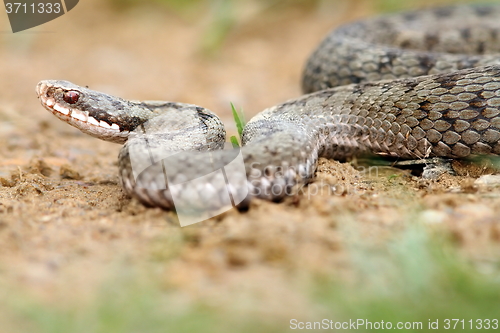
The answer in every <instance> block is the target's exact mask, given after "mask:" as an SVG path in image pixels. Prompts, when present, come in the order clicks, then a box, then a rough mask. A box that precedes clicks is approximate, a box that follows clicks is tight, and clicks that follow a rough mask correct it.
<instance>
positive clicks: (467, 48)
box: [37, 5, 500, 210]
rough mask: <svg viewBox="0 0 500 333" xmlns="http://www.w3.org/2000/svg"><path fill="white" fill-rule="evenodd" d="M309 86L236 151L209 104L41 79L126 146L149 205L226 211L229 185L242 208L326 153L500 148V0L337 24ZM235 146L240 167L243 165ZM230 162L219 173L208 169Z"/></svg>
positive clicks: (295, 181)
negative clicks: (132, 96) (140, 97)
mask: <svg viewBox="0 0 500 333" xmlns="http://www.w3.org/2000/svg"><path fill="white" fill-rule="evenodd" d="M303 90H304V92H305V93H308V94H307V95H303V96H301V97H299V98H297V99H294V100H290V101H287V102H285V103H283V104H280V105H277V106H273V107H271V108H269V109H266V110H264V111H263V112H261V113H260V114H258V115H257V116H255V117H254V118H253V119H252V120H251V121H250V122H249V123H248V124H247V125H246V127H245V129H244V133H243V137H242V143H243V147H242V148H241V151H233V150H220V149H221V148H222V147H223V146H224V141H225V130H224V127H223V125H222V123H221V121H220V120H219V119H218V118H217V117H216V116H215V115H214V114H213V113H212V112H210V111H209V110H206V109H204V108H202V107H199V106H195V105H189V104H181V103H173V102H150V101H145V102H133V101H126V100H123V99H120V98H117V97H113V96H110V95H107V94H104V93H101V92H96V91H92V90H90V89H87V88H83V87H80V86H77V85H74V84H72V83H69V82H67V81H42V82H40V83H39V84H38V86H37V94H38V96H39V98H40V101H41V103H42V105H43V106H44V107H45V108H46V109H47V110H49V111H50V112H52V113H53V114H54V115H56V116H57V117H58V118H60V119H62V120H64V121H66V122H68V123H69V124H71V125H73V126H75V127H77V128H79V129H80V130H82V131H83V132H86V133H88V134H90V135H93V136H95V137H98V138H101V139H104V140H108V141H113V142H118V143H125V144H124V146H123V148H122V149H121V152H120V155H119V170H120V178H121V182H122V185H123V188H124V189H125V191H126V192H127V193H129V194H130V195H132V196H134V197H136V198H138V199H139V200H140V201H141V202H143V203H144V204H146V205H149V206H159V207H162V208H165V209H173V208H176V207H177V208H178V206H176V203H178V202H181V201H184V202H188V203H189V204H190V205H191V206H192V207H193V209H194V210H196V209H214V210H216V209H218V208H220V207H221V205H223V203H224V202H226V199H227V196H228V193H229V195H230V197H231V198H232V203H233V204H240V205H243V206H245V205H247V204H248V202H249V200H250V199H251V198H252V197H260V198H263V199H268V200H275V201H277V200H280V199H282V198H283V197H284V196H286V195H289V194H292V193H294V189H295V190H296V188H297V187H298V186H301V185H303V184H306V183H307V182H309V181H310V180H311V179H312V178H313V176H314V172H315V169H316V165H317V161H318V158H319V157H327V158H334V159H338V160H347V159H349V158H351V157H353V156H356V155H360V154H366V153H371V154H380V155H386V156H393V157H398V158H403V159H416V158H426V157H447V158H464V157H468V156H471V155H480V154H500V143H499V139H500V6H493V5H490V6H455V7H445V8H437V9H431V10H421V11H413V12H407V13H401V14H395V15H387V16H381V17H377V18H373V19H368V20H364V21H360V22H354V23H351V24H348V25H345V26H343V27H340V28H339V29H337V30H336V31H334V32H332V33H331V34H330V35H328V36H327V37H326V39H325V40H324V41H323V42H322V43H321V45H320V46H319V48H318V49H317V50H316V51H315V52H314V53H313V55H312V56H311V57H310V59H309V60H308V62H307V65H306V67H305V71H304V77H303ZM237 154H240V155H239V156H241V158H242V160H243V161H244V168H243V169H242V168H241V165H239V164H238V163H232V162H233V161H235V156H236V155H237ZM220 168H223V169H224V171H225V173H224V179H223V180H225V182H222V183H221V181H220V180H221V179H220V177H221V176H220V174H219V173H217V172H214V173H211V171H213V170H218V169H220ZM201 176H203V177H201ZM200 177H201V178H200ZM217 177H219V178H217ZM193 180H197V181H196V182H195V183H193V184H194V185H193V184H192V186H191V187H189V188H188V186H187V185H186V184H187V182H189V181H193ZM247 194H248V195H247Z"/></svg>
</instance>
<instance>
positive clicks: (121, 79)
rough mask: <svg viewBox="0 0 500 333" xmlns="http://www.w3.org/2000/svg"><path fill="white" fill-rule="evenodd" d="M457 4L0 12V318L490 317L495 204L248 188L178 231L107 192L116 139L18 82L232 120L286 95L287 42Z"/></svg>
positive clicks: (150, 324) (53, 328) (188, 2)
mask: <svg viewBox="0 0 500 333" xmlns="http://www.w3.org/2000/svg"><path fill="white" fill-rule="evenodd" d="M458 2H459V1H452V0H406V1H401V0H141V1H139V0H82V1H80V2H79V4H78V5H77V6H76V7H75V8H74V9H73V10H71V11H70V12H68V13H67V14H65V15H63V16H62V17H60V18H58V19H56V20H54V21H51V22H48V23H46V24H44V25H41V26H38V27H35V28H33V29H30V30H26V31H23V32H19V33H16V34H13V33H11V32H10V26H9V22H8V19H7V15H6V14H5V15H3V14H0V32H1V33H0V59H1V62H0V155H1V156H2V161H1V162H0V184H1V187H0V244H2V245H1V246H2V250H1V251H0V299H2V301H1V302H0V332H1V333H8V332H16V333H19V332H44V333H45V332H47V333H49V332H50V333H52V332H58V333H70V332H71V333H73V332H85V333H88V332H103V333H104V332H106V333H108V332H141V333H142V332H257V331H258V332H265V331H269V332H281V331H288V330H289V327H290V324H289V321H290V319H292V318H297V319H298V320H302V321H312V320H321V319H323V318H329V319H332V320H338V321H342V320H349V319H357V318H365V319H370V320H372V321H380V320H384V321H388V320H393V321H395V322H396V321H422V322H424V325H426V324H427V321H428V319H436V318H439V319H440V320H444V319H446V318H460V319H465V320H466V321H468V320H469V319H472V320H476V319H478V318H483V319H486V318H489V319H494V318H492V317H493V316H495V315H496V316H497V319H500V318H498V308H499V305H500V304H499V299H500V298H499V297H498V296H499V295H500V294H499V291H500V287H499V286H498V281H499V279H498V277H499V275H498V269H499V268H500V263H499V260H498V258H499V256H498V254H499V253H500V252H499V247H498V240H499V239H500V227H499V226H498V223H496V222H494V217H495V216H498V215H497V214H498V210H499V209H500V205H499V204H498V202H497V201H492V203H491V204H490V205H480V204H479V200H477V199H475V198H470V197H465V196H464V197H461V198H465V199H463V200H468V201H467V202H468V203H469V204H470V205H471V206H468V207H469V208H470V209H469V210H468V211H467V210H460V207H461V204H458V203H455V201H454V200H455V199H454V198H452V197H449V196H447V195H448V193H447V192H446V190H442V191H441V192H438V194H436V195H441V194H443V193H444V194H443V196H436V197H433V198H432V199H428V198H429V197H425V198H424V194H419V193H418V192H415V193H414V192H411V193H412V194H408V192H407V191H399V190H398V191H396V192H395V193H394V192H391V193H389V194H387V193H384V194H382V195H381V198H380V201H369V200H379V199H377V198H375V196H373V198H372V197H370V199H366V198H365V197H362V196H360V198H361V199H360V200H365V201H362V202H363V203H362V204H358V203H357V202H349V200H348V198H347V199H346V198H343V197H342V198H340V197H339V198H334V199H335V200H333V199H332V198H322V199H321V198H320V199H317V200H319V201H312V203H310V204H309V205H308V206H303V205H302V204H300V205H299V204H297V203H294V202H289V203H288V204H286V205H281V206H278V205H273V204H269V203H259V204H257V206H256V207H254V208H253V210H252V211H251V212H250V213H249V214H246V215H245V214H238V213H235V212H233V213H229V214H227V215H224V216H223V217H220V218H217V219H213V220H212V221H209V222H207V223H205V224H200V225H196V226H193V227H189V228H183V229H180V228H179V227H178V226H177V224H176V223H175V214H173V213H168V212H162V211H160V210H156V209H145V208H144V207H142V206H141V205H139V204H137V203H134V202H133V201H132V202H131V201H130V200H129V199H127V198H126V197H125V196H124V195H123V193H122V192H121V190H120V187H119V184H118V180H117V172H116V156H117V154H118V151H119V148H120V147H119V146H117V145H114V144H111V143H106V142H101V141H99V140H96V139H93V138H90V137H87V136H85V135H84V134H81V133H80V132H79V131H78V130H76V129H73V128H71V127H70V126H68V125H67V124H64V123H63V122H61V121H59V120H57V119H56V118H55V117H53V116H52V115H51V114H49V113H48V112H47V111H45V110H44V109H43V108H42V107H41V106H40V105H39V102H38V100H37V98H36V95H35V86H36V84H37V82H38V81H40V80H43V79H64V80H69V81H72V82H73V83H76V84H78V85H82V86H89V87H90V88H92V89H94V90H100V91H103V92H106V93H109V94H113V95H116V96H120V97H122V98H125V99H135V100H146V99H149V100H170V101H177V102H186V103H193V104H198V105H201V106H204V107H207V108H209V109H210V110H212V111H214V112H216V113H217V114H219V115H220V116H221V117H222V119H223V121H224V123H225V124H226V127H227V129H228V132H229V134H232V135H234V134H235V132H236V127H235V125H234V121H233V120H232V115H231V108H230V103H233V104H234V105H235V106H236V108H237V109H242V110H243V111H244V113H245V116H246V118H247V119H250V118H251V117H252V116H253V115H255V114H256V113H258V112H260V111H261V110H263V109H265V108H266V107H269V106H272V105H275V104H277V103H279V102H283V101H284V100H287V99H290V98H293V97H296V96H299V95H300V94H301V91H300V77H301V72H302V68H303V66H304V63H305V61H306V59H307V57H308V56H309V55H310V53H311V52H312V51H313V49H314V48H315V46H316V45H318V43H319V42H320V41H321V40H322V39H323V38H324V37H325V36H326V34H327V33H328V32H329V31H330V30H332V29H334V28H335V27H337V26H339V25H341V24H343V23H347V22H350V21H353V20H356V19H362V18H364V17H369V16H372V15H376V14H381V13H388V12H396V11H400V10H407V9H417V8H424V7H428V6H437V5H441V4H443V5H444V4H454V3H458ZM461 2H465V1H461ZM467 2H471V1H467ZM346 172H347V171H346ZM349 172H350V171H349ZM342 177H343V176H341V177H340V179H344V178H342ZM396 178H397V177H396ZM391 179H392V178H391ZM386 180H387V179H386ZM396 182H397V181H396ZM391 184H393V185H394V184H395V183H391ZM398 184H399V183H398ZM370 186H373V185H367V188H368V187H370ZM443 186H444V185H443ZM396 187H397V186H396ZM397 188H398V189H400V187H397ZM380 193H382V192H380ZM374 198H375V199H374ZM422 198H424V199H422ZM495 198H496V197H494V198H493V199H491V198H490V199H491V200H494V199H495ZM332 200H333V201H332ZM426 200H427V201H426ZM474 205H475V206H474ZM361 210H363V211H361ZM471 212H472V213H471ZM461 214H462V215H461ZM464 216H465V217H464ZM462 217H463V223H458V222H457V221H462V220H460V218H462ZM457 219H458V220H457ZM360 221H361V222H360ZM429 221H430V222H434V221H437V222H436V224H433V223H428V222H429ZM443 221H444V222H443ZM478 221H480V222H478ZM440 222H443V223H441V224H440ZM495 223H496V224H495ZM424 328H425V326H424ZM417 330H418V329H416V330H415V331H417ZM364 331H370V330H369V329H365V330H364ZM408 331H412V330H408Z"/></svg>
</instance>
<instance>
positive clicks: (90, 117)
mask: <svg viewBox="0 0 500 333" xmlns="http://www.w3.org/2000/svg"><path fill="white" fill-rule="evenodd" d="M36 93H37V95H38V98H39V99H40V102H41V103H42V105H43V106H44V107H45V109H47V110H48V111H50V112H51V113H52V114H54V115H55V116H56V117H57V118H59V119H61V120H63V121H64V122H67V123H68V124H70V125H72V126H74V127H76V128H78V129H79V130H81V131H82V132H84V133H87V134H89V135H92V136H94V137H97V138H99V139H103V140H106V141H111V142H116V143H124V142H125V141H126V140H127V138H128V135H129V132H130V130H131V129H130V128H129V127H128V126H127V125H126V124H128V123H130V122H127V121H128V120H129V119H128V118H130V117H128V116H127V115H126V114H125V110H127V109H129V107H128V106H129V105H128V102H127V101H124V100H122V99H120V98H118V97H114V96H110V95H107V94H103V93H101V92H97V91H94V90H91V89H88V88H85V87H80V86H78V85H76V84H73V83H71V82H68V81H58V80H46V81H41V82H39V83H38V85H37V86H36Z"/></svg>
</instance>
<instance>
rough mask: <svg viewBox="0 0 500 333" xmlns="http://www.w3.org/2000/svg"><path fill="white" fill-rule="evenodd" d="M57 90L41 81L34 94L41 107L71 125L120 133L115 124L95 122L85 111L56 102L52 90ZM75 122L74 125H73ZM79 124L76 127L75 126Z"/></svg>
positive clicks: (118, 127)
mask: <svg viewBox="0 0 500 333" xmlns="http://www.w3.org/2000/svg"><path fill="white" fill-rule="evenodd" d="M55 89H57V87H56V86H54V85H51V84H50V83H48V82H47V81H42V82H40V83H38V85H37V87H36V92H37V95H38V98H39V99H40V102H41V103H42V105H43V106H44V107H45V108H46V109H47V110H49V111H51V112H52V113H53V114H54V115H55V116H57V117H58V118H61V119H63V120H64V121H66V122H68V123H71V124H72V125H74V126H76V127H78V128H80V129H81V126H85V124H86V125H87V126H96V127H100V128H103V129H106V130H115V131H120V126H118V125H117V124H111V125H110V124H108V123H107V122H105V121H102V120H97V119H96V118H94V117H92V116H90V115H89V112H87V111H81V110H78V109H76V108H72V107H70V106H69V104H68V103H65V104H66V105H67V106H66V105H63V103H62V102H58V101H57V97H56V96H55V94H54V90H55ZM74 122H75V124H73V123H74ZM78 122H79V123H80V124H79V125H78V126H77V125H76V124H78Z"/></svg>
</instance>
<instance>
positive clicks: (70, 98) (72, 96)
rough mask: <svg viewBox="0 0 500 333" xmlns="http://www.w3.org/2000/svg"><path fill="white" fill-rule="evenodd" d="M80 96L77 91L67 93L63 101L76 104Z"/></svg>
mask: <svg viewBox="0 0 500 333" xmlns="http://www.w3.org/2000/svg"><path fill="white" fill-rule="evenodd" d="M79 98H80V94H79V93H78V92H76V91H66V92H65V93H64V95H63V99H64V101H65V102H66V103H68V104H75V103H76V102H78V99H79Z"/></svg>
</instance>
